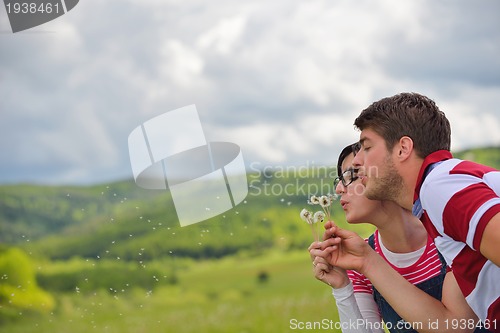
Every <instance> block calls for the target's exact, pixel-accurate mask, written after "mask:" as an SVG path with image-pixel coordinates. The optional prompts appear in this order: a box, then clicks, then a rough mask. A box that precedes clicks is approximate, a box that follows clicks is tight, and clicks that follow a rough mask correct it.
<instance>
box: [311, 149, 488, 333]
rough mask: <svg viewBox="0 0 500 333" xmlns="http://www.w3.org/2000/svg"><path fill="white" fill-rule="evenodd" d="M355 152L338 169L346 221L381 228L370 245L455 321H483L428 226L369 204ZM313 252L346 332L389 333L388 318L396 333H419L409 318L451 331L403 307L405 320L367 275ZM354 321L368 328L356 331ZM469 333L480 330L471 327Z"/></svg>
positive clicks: (314, 247) (426, 328) (390, 207)
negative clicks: (468, 302) (435, 301)
mask: <svg viewBox="0 0 500 333" xmlns="http://www.w3.org/2000/svg"><path fill="white" fill-rule="evenodd" d="M355 149H356V148H355V146H354V145H350V146H347V147H345V148H344V149H343V150H342V152H341V153H340V156H339V159H338V165H337V172H338V181H339V182H338V184H337V185H336V189H335V190H336V192H337V193H338V194H340V195H341V199H340V204H341V206H342V208H343V210H344V212H345V215H346V220H347V221H348V222H349V223H353V224H355V223H370V224H373V225H374V226H375V227H376V228H377V230H376V231H375V233H374V234H372V235H371V236H370V237H369V239H368V243H369V245H370V246H371V247H372V248H373V249H374V250H375V251H376V252H377V253H378V254H379V255H380V256H381V257H382V258H384V260H385V261H387V262H388V263H389V264H390V265H391V266H392V268H393V269H394V270H395V271H397V272H398V273H399V274H400V275H401V276H403V277H404V278H405V279H406V280H407V281H408V282H409V283H411V284H413V285H414V286H416V287H418V288H419V289H420V290H422V291H423V292H425V293H427V294H428V295H429V297H433V298H434V299H436V300H437V301H439V304H440V305H436V306H443V307H446V308H447V309H449V310H450V313H453V315H454V318H462V319H469V318H472V319H474V320H477V318H476V316H475V315H474V313H473V312H472V310H471V309H470V307H469V306H468V305H467V303H466V301H465V299H464V297H463V295H462V294H461V292H460V290H459V289H458V285H457V284H456V281H455V279H454V277H453V273H451V272H447V268H446V264H445V262H444V260H443V258H442V257H441V255H440V254H439V253H438V251H437V249H436V247H435V246H434V243H433V242H432V240H431V238H430V237H429V236H428V235H427V232H426V230H425V228H424V226H423V225H422V223H421V222H420V221H419V220H418V219H417V218H416V217H415V216H413V215H412V214H411V212H409V211H407V210H405V209H403V208H401V207H400V206H399V205H397V204H396V203H394V202H389V201H375V200H369V199H367V198H366V197H365V196H364V195H363V192H364V186H363V185H362V184H361V182H360V181H359V180H358V179H357V177H356V176H355V175H356V173H355V170H354V169H353V168H352V164H351V161H352V160H353V158H354V154H355V152H356V150H355ZM331 226H332V224H331V222H328V223H327V224H325V228H327V229H328V228H330V227H331ZM309 251H310V254H311V259H312V260H313V265H314V273H315V277H316V278H317V279H319V280H321V281H323V282H324V283H326V284H328V285H330V286H332V288H333V295H334V297H335V300H336V303H337V308H338V311H339V318H340V321H341V322H342V327H344V328H347V329H344V332H383V331H384V330H383V328H382V327H381V325H380V322H381V321H382V320H383V321H384V322H385V326H386V327H387V328H388V329H389V330H390V331H391V332H415V330H414V329H412V328H411V325H410V321H409V319H412V321H411V322H413V323H416V325H415V327H414V328H416V329H418V331H420V332H444V331H446V329H447V328H448V329H449V330H450V331H451V329H452V327H451V325H449V326H450V327H444V322H443V323H441V325H439V322H436V323H435V324H434V322H433V325H431V322H430V321H429V319H430V318H431V317H430V316H428V317H426V318H416V317H415V316H412V315H407V312H409V311H405V309H402V308H401V306H399V304H398V306H397V308H398V309H399V311H398V312H399V313H401V314H402V315H403V316H404V317H405V319H407V321H406V322H405V321H404V320H403V319H402V318H401V317H400V315H399V314H398V313H397V312H396V311H395V310H394V309H393V307H392V306H391V305H390V304H389V303H388V302H387V301H386V300H385V299H384V297H383V296H382V295H381V294H380V293H379V292H378V291H377V288H376V287H377V286H376V285H375V286H373V285H372V283H371V282H370V281H369V280H368V279H367V278H366V277H365V276H363V275H362V274H360V273H357V272H355V271H345V270H343V269H341V268H339V267H333V266H331V265H330V264H328V262H327V260H326V259H325V257H324V256H325V254H324V252H323V251H322V250H321V242H314V243H312V244H311V246H310V247H309ZM443 287H444V288H443ZM402 297H403V295H402ZM441 300H442V303H441ZM408 302H411V300H408V299H404V300H402V301H401V302H400V303H401V304H403V303H408ZM431 311H432V310H431ZM360 319H363V321H361V320H360ZM413 319H416V320H413ZM352 323H364V324H363V325H358V324H357V325H354V326H355V327H354V328H353V325H352ZM420 324H421V326H419V325H420ZM431 326H432V327H431ZM436 326H437V327H436ZM352 328H353V329H352ZM454 331H455V332H456V330H454ZM463 331H464V332H472V331H474V329H473V328H472V329H471V328H469V327H465V329H464V330H463ZM477 331H479V330H477ZM483 331H485V330H483Z"/></svg>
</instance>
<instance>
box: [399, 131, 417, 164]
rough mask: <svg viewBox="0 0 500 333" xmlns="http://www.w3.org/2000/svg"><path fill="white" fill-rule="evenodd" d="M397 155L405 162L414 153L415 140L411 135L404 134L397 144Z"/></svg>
mask: <svg viewBox="0 0 500 333" xmlns="http://www.w3.org/2000/svg"><path fill="white" fill-rule="evenodd" d="M395 148H396V149H397V157H398V159H399V160H400V161H401V162H403V161H405V160H407V159H408V158H409V157H410V156H411V154H412V153H413V140H412V139H411V138H410V137H409V136H403V137H401V139H399V141H398V143H397V144H396V147H395Z"/></svg>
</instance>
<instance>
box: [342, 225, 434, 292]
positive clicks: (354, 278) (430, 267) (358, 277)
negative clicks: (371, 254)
mask: <svg viewBox="0 0 500 333" xmlns="http://www.w3.org/2000/svg"><path fill="white" fill-rule="evenodd" d="M366 241H368V240H366ZM374 243H375V252H377V253H378V254H379V255H380V256H382V258H384V259H385V261H387V262H388V263H389V264H390V265H391V266H392V268H394V270H395V271H396V272H398V273H399V274H401V275H402V276H403V277H404V278H405V279H406V280H408V281H409V282H410V283H412V284H414V285H417V284H420V283H422V282H424V281H427V280H429V279H432V278H433V277H435V276H438V275H439V274H440V273H441V268H442V266H443V264H442V263H441V260H440V259H439V255H438V252H437V249H436V246H435V245H434V243H433V242H432V239H431V238H430V237H428V238H427V245H426V247H425V249H424V252H423V253H422V255H421V256H420V258H419V259H418V260H417V261H416V262H415V263H414V264H412V265H410V266H408V267H397V266H394V265H393V264H392V263H391V262H390V261H389V260H387V258H386V257H385V256H384V253H383V251H382V248H381V246H380V240H379V234H378V230H376V231H375V237H374ZM347 275H348V276H349V279H350V280H351V282H352V286H353V288H354V292H355V293H369V294H373V287H372V284H371V282H370V280H368V279H367V278H366V276H364V275H363V274H360V273H358V272H356V271H347Z"/></svg>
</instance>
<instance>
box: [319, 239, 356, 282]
mask: <svg viewBox="0 0 500 333" xmlns="http://www.w3.org/2000/svg"><path fill="white" fill-rule="evenodd" d="M321 247H322V242H314V243H312V244H311V245H310V246H309V254H310V255H311V260H312V263H313V266H314V267H313V271H314V277H315V278H316V279H318V280H320V281H322V282H324V283H326V284H327V285H329V286H331V287H333V288H335V289H339V288H342V287H345V286H346V285H348V284H349V277H348V276H347V273H346V271H345V270H344V269H342V268H340V267H336V266H332V265H331V264H329V263H328V261H327V258H325V257H324V256H325V255H326V256H328V254H325V252H324V251H323V250H322V248H321Z"/></svg>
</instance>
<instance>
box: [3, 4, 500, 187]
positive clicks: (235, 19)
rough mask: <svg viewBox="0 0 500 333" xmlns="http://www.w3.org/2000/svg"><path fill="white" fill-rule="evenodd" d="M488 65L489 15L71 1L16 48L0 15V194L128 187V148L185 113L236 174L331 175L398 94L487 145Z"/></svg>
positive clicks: (461, 137) (496, 74)
mask: <svg viewBox="0 0 500 333" xmlns="http://www.w3.org/2000/svg"><path fill="white" fill-rule="evenodd" d="M499 59H500V2H498V1H496V0H481V1H466V0H460V1H458V0H441V1H436V0H424V1H412V2H410V1H396V0H379V1H370V0H361V1H355V2H354V1H347V0H343V1H327V0H311V1H299V0H276V1H265V0H254V1H235V0H233V1H230V0H213V1H204V0H168V1H165V0H134V1H125V0H106V1H100V0H81V1H80V3H79V4H78V5H77V6H76V7H75V8H74V9H73V10H71V11H70V12H68V13H67V14H66V15H63V16H61V17H59V18H58V19H56V20H54V21H51V22H49V23H46V24H44V25H41V26H38V27H35V28H32V29H30V30H26V31H24V32H18V33H15V34H13V33H12V31H11V28H10V25H9V23H8V19H7V15H6V10H5V7H3V6H2V7H1V8H0V135H1V137H0V138H1V140H0V161H1V165H0V183H15V182H37V183H47V184H90V183H99V182H109V181H113V180H116V179H122V178H127V177H131V175H132V172H131V167H130V161H129V154H128V147H127V138H128V135H129V134H130V132H131V131H132V130H133V129H134V128H135V127H137V126H138V125H140V124H141V123H143V122H144V121H146V120H148V119H150V118H152V117H155V116H157V115H160V114H162V113H164V112H167V111H170V110H173V109H176V108H179V107H182V106H186V105H190V104H195V105H196V107H197V109H198V112H199V114H200V118H201V121H202V123H203V126H204V130H205V135H206V137H207V138H208V139H209V140H210V141H230V142H234V143H237V144H238V145H240V146H241V149H242V152H243V156H244V159H245V162H246V163H247V165H250V164H252V163H253V164H254V165H257V164H258V165H261V166H265V165H278V166H280V165H281V166H284V165H304V164H306V163H308V162H309V163H310V162H311V161H314V162H315V163H317V164H321V163H332V162H334V161H335V159H336V156H337V154H338V153H339V151H340V148H341V147H343V146H344V145H345V144H347V143H350V142H352V141H354V140H356V138H357V137H358V135H359V133H357V132H355V131H354V129H353V125H352V123H353V120H354V118H355V117H356V116H357V115H358V114H359V112H360V111H361V110H362V109H364V108H365V107H366V106H368V105H369V104H370V103H371V102H373V101H375V100H378V99H380V98H382V97H385V96H389V95H394V94H396V93H399V92H402V91H416V92H420V93H423V94H426V95H428V96H429V97H431V98H433V99H434V100H435V101H436V102H437V104H438V105H439V106H440V108H441V109H442V110H443V111H444V112H445V113H446V114H447V116H448V118H449V119H450V121H451V124H452V129H453V132H452V138H453V143H452V144H453V147H452V148H453V149H454V150H459V149H463V148H469V147H479V146H486V145H488V146H490V145H500V107H499V105H500V60H499Z"/></svg>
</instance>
